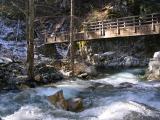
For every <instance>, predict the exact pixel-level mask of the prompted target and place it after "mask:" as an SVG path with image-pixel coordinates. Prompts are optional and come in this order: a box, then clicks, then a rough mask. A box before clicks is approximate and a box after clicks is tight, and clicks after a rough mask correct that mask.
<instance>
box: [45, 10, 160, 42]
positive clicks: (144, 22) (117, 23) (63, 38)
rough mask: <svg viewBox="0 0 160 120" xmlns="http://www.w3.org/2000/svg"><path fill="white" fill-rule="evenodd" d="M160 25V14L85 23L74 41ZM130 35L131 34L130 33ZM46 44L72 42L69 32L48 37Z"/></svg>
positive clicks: (75, 35)
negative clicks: (112, 32)
mask: <svg viewBox="0 0 160 120" xmlns="http://www.w3.org/2000/svg"><path fill="white" fill-rule="evenodd" d="M157 24H158V26H159V25H160V13H154V14H149V15H145V16H130V17H123V18H117V19H109V20H102V21H96V22H84V23H83V31H81V32H78V31H80V30H76V31H75V33H74V40H75V41H76V40H84V39H94V35H95V39H96V38H98V35H96V33H97V32H99V33H100V34H99V38H100V37H101V36H104V35H105V31H107V30H110V31H113V30H116V31H117V34H120V29H123V28H129V27H131V28H132V29H134V30H133V31H135V32H136V29H137V28H138V29H139V28H141V27H142V26H143V27H144V29H145V26H148V27H150V28H149V29H151V30H153V31H154V29H155V25H157ZM159 29H160V28H159ZM159 31H160V30H159ZM87 33H91V34H92V33H93V34H92V37H91V38H89V37H88V35H87ZM128 34H129V33H128ZM45 40H46V41H45V42H46V43H58V42H68V41H69V40H70V36H69V32H63V33H56V34H55V35H53V36H47V37H46V39H45Z"/></svg>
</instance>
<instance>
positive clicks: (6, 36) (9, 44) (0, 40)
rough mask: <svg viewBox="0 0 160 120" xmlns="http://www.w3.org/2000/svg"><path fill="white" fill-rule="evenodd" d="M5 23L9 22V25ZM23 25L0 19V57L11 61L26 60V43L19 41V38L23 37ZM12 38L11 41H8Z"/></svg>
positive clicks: (18, 22) (19, 22)
mask: <svg viewBox="0 0 160 120" xmlns="http://www.w3.org/2000/svg"><path fill="white" fill-rule="evenodd" d="M7 22H10V24H9V23H8V25H7ZM22 26H23V23H22V22H21V21H10V20H2V19H0V27H1V29H0V57H8V58H11V59H14V60H15V59H16V60H17V59H18V60H24V59H26V53H27V48H26V45H27V43H26V41H25V40H19V36H23V34H24V33H23V30H22ZM11 37H12V39H13V40H10V38H11Z"/></svg>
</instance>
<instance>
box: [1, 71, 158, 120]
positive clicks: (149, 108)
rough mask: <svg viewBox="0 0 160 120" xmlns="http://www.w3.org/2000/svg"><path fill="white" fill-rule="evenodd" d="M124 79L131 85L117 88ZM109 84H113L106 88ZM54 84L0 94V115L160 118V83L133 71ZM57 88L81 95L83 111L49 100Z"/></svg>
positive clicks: (43, 119) (66, 119)
mask: <svg viewBox="0 0 160 120" xmlns="http://www.w3.org/2000/svg"><path fill="white" fill-rule="evenodd" d="M126 82H127V83H130V84H131V85H132V86H130V87H123V88H120V87H119V85H120V84H121V83H126ZM95 83H101V84H102V85H104V88H99V87H96V86H94V85H95ZM108 84H110V85H113V86H114V87H113V88H105V86H106V85H108ZM55 86H56V87H52V86H50V87H40V88H36V89H31V90H27V91H24V92H21V93H8V94H2V95H0V97H1V99H0V116H1V117H2V119H4V120H159V119H160V102H159V101H160V91H159V89H160V83H159V82H151V81H149V82H142V81H139V79H138V77H137V76H136V74H135V70H133V71H132V70H130V71H125V72H120V73H117V74H113V75H110V76H107V77H106V78H103V79H98V80H88V81H82V80H76V81H66V82H62V83H59V84H57V85H55ZM90 87H91V88H92V87H96V88H95V89H90ZM102 87H103V86H102ZM59 90H63V93H64V96H65V98H66V99H69V98H74V97H77V96H81V97H82V98H83V102H84V106H85V110H84V111H82V112H79V113H74V112H69V111H65V110H61V109H57V108H56V107H55V106H54V105H52V104H51V103H50V102H49V101H48V99H47V96H50V95H52V94H54V93H56V92H57V91H59Z"/></svg>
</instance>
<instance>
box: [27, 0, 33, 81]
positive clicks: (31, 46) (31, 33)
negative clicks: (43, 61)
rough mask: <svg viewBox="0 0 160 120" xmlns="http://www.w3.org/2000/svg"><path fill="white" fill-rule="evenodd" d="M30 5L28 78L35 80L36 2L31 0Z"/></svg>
mask: <svg viewBox="0 0 160 120" xmlns="http://www.w3.org/2000/svg"><path fill="white" fill-rule="evenodd" d="M28 5H29V7H28V8H29V9H28V13H29V14H28V51H27V54H28V55H27V57H28V58H27V62H28V78H29V80H34V0H29V4H28Z"/></svg>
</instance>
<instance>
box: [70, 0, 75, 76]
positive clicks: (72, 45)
mask: <svg viewBox="0 0 160 120" xmlns="http://www.w3.org/2000/svg"><path fill="white" fill-rule="evenodd" d="M73 14H74V0H71V20H70V44H71V50H70V59H71V69H72V76H74V36H73V35H74V34H73V31H74V16H73Z"/></svg>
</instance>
